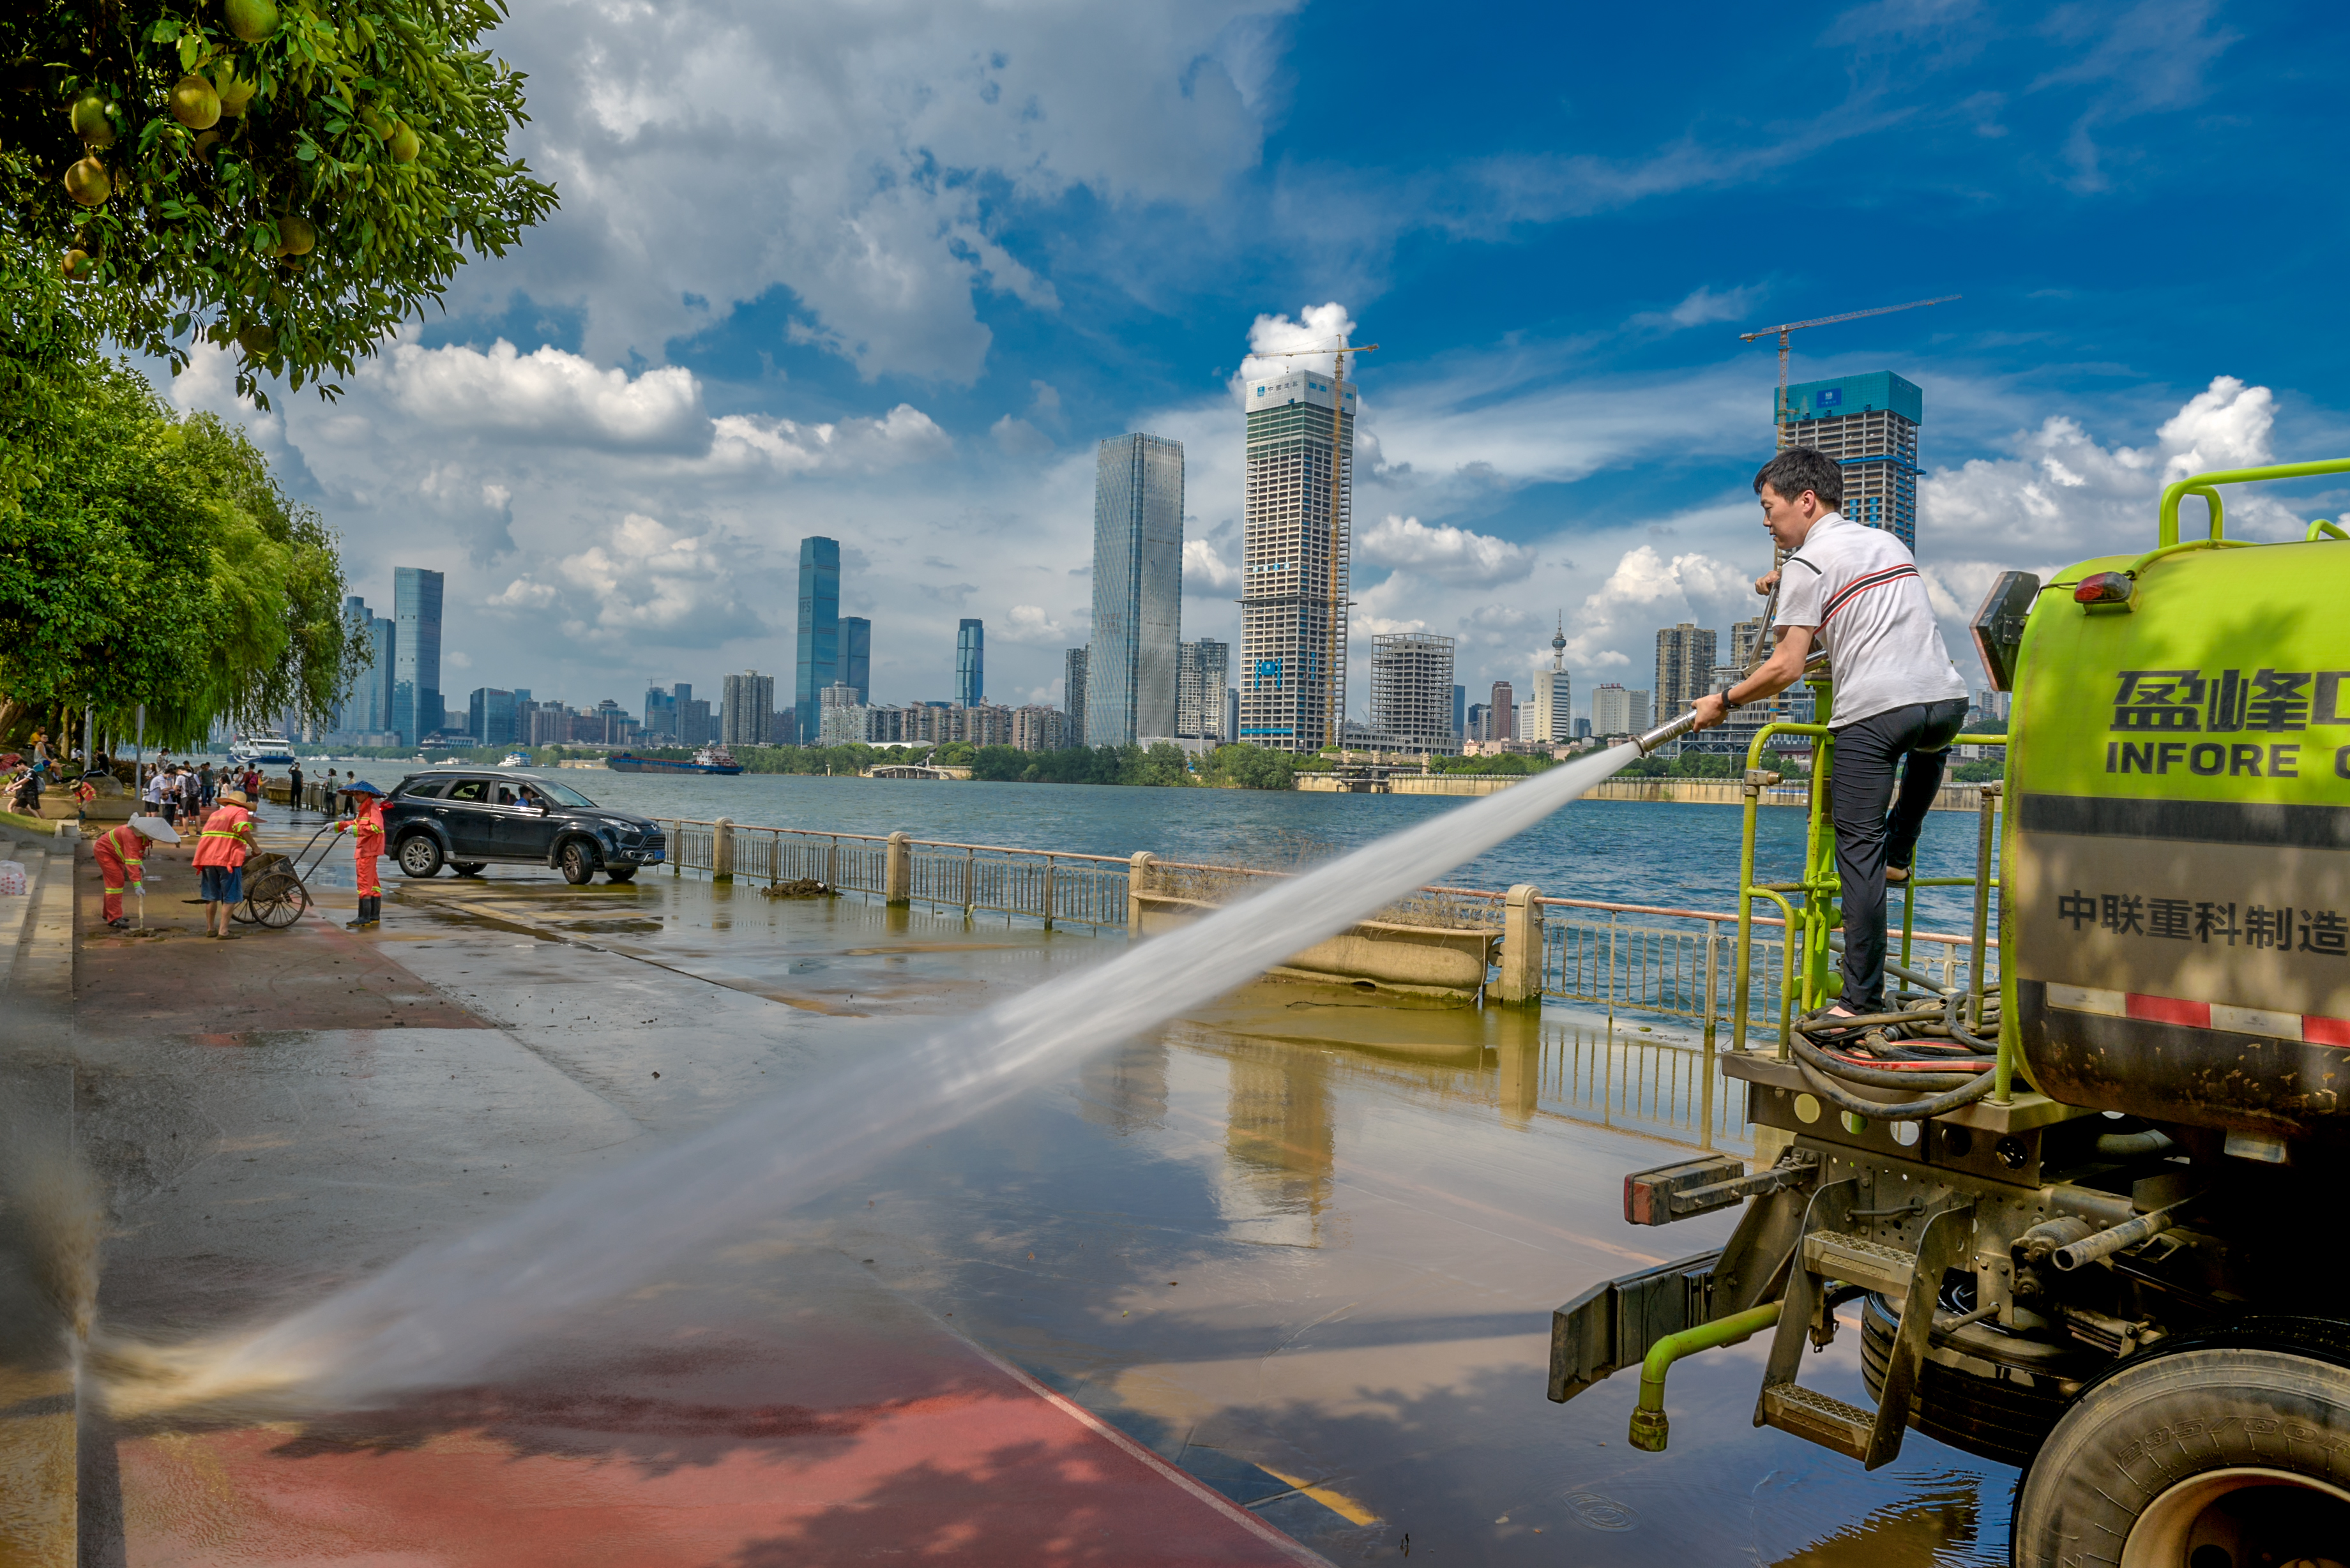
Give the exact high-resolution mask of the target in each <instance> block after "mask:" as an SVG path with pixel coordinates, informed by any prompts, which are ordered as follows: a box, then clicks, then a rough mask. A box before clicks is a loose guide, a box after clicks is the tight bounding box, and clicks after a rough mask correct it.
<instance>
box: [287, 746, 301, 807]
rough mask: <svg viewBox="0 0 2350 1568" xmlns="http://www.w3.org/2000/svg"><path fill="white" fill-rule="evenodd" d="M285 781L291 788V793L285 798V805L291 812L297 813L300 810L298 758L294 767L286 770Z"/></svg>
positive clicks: (299, 761) (299, 763) (299, 768)
mask: <svg viewBox="0 0 2350 1568" xmlns="http://www.w3.org/2000/svg"><path fill="white" fill-rule="evenodd" d="M286 783H287V784H291V785H292V786H293V788H292V791H291V793H289V794H287V795H286V805H287V806H289V807H290V808H292V809H293V810H295V811H299V810H301V809H302V762H301V759H300V758H298V757H297V758H296V759H295V761H294V765H293V766H292V767H291V768H288V769H287V770H286Z"/></svg>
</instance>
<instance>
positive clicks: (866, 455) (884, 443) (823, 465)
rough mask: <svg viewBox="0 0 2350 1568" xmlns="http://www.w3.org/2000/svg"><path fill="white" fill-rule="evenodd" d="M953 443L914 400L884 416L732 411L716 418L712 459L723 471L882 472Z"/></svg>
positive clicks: (929, 458)
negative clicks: (824, 417) (794, 416)
mask: <svg viewBox="0 0 2350 1568" xmlns="http://www.w3.org/2000/svg"><path fill="white" fill-rule="evenodd" d="M953 448H954V441H953V439H952V438H951V437H950V436H949V435H948V434H947V432H946V431H942V430H941V429H940V428H939V427H938V424H937V422H936V421H933V420H932V419H931V416H930V415H928V414H926V413H924V412H922V410H920V409H918V408H915V407H914V406H913V405H912V404H910V403H899V405H898V406H897V407H896V408H894V409H891V410H889V412H888V413H887V414H885V415H883V416H882V417H881V418H879V419H878V420H862V419H850V420H838V421H833V422H831V423H827V424H801V423H799V422H798V421H795V420H782V419H769V418H766V417H764V416H763V415H759V414H727V415H724V416H723V417H722V418H720V419H719V420H717V421H714V423H713V426H712V442H711V449H710V463H711V466H712V468H713V469H718V470H722V471H724V470H734V471H741V472H749V471H754V470H761V469H764V470H767V471H771V472H775V473H785V474H794V473H797V474H806V473H818V472H840V473H878V472H880V471H882V470H883V469H888V468H895V467H897V466H899V464H901V463H909V462H934V461H936V460H937V459H939V458H942V457H945V456H946V455H947V454H948V453H949V452H951V451H952V450H953Z"/></svg>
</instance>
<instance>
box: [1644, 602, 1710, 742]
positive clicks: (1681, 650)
mask: <svg viewBox="0 0 2350 1568" xmlns="http://www.w3.org/2000/svg"><path fill="white" fill-rule="evenodd" d="M1712 690H1713V630H1712V628H1710V627H1702V626H1699V625H1697V624H1696V623H1695V622H1692V621H1686V620H1685V621H1683V622H1681V623H1680V624H1679V626H1668V627H1660V628H1658V631H1657V685H1656V698H1657V722H1658V723H1659V724H1663V723H1669V722H1671V721H1672V720H1673V719H1675V718H1676V717H1678V716H1679V715H1680V714H1682V713H1685V712H1687V711H1689V707H1690V703H1692V702H1694V701H1697V700H1698V699H1699V698H1700V697H1702V696H1704V695H1705V694H1706V693H1707V692H1709V691H1712Z"/></svg>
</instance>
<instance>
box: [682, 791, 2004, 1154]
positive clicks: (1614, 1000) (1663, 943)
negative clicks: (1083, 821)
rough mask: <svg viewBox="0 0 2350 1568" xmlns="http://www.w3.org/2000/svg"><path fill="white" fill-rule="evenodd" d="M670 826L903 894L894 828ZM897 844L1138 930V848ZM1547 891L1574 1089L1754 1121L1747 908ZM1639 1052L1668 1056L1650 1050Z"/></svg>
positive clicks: (1931, 953)
mask: <svg viewBox="0 0 2350 1568" xmlns="http://www.w3.org/2000/svg"><path fill="white" fill-rule="evenodd" d="M661 826H662V827H663V828H664V829H665V830H666V831H667V833H668V835H669V844H670V858H671V864H672V865H673V866H675V867H679V868H681V869H684V870H702V871H713V870H714V869H715V867H717V864H718V859H719V856H720V852H721V851H720V846H721V832H722V828H723V833H724V836H725V843H726V846H727V847H726V853H727V854H728V856H729V857H730V858H731V865H730V870H731V874H732V875H734V876H737V877H749V878H752V879H754V880H761V881H767V882H783V881H791V880H795V879H798V878H803V877H805V878H808V879H811V880H814V881H817V882H821V883H823V884H824V885H825V886H826V887H827V888H836V889H837V890H839V891H842V892H853V893H861V894H866V895H869V896H879V897H888V896H890V893H889V886H890V885H889V857H890V855H891V853H892V841H891V840H890V839H889V838H883V837H877V836H873V835H870V834H854V833H822V832H816V831H812V830H809V829H805V828H785V827H745V826H735V825H733V824H718V823H708V822H694V821H690V820H679V819H671V820H667V821H664V822H663V823H662V825H661ZM897 852H898V853H900V854H902V855H903V856H904V857H905V864H904V867H903V875H904V883H903V888H902V892H901V893H900V894H899V895H898V896H900V897H903V898H906V899H907V900H909V901H910V902H913V903H920V904H928V905H931V906H932V907H934V908H938V909H960V910H962V912H963V913H964V914H965V915H974V914H978V913H981V912H988V913H1000V914H1003V915H1006V916H1012V917H1021V918H1026V919H1035V920H1040V921H1042V922H1044V923H1045V925H1047V926H1055V925H1063V924H1067V925H1077V926H1087V927H1092V928H1094V929H1100V930H1118V929H1124V928H1125V927H1126V926H1127V924H1128V919H1129V918H1130V917H1129V910H1130V909H1132V908H1133V905H1134V902H1135V900H1134V899H1133V898H1132V897H1131V895H1132V893H1133V892H1134V890H1135V889H1134V886H1133V879H1134V875H1135V871H1136V862H1135V861H1134V860H1131V859H1122V858H1119V857H1114V856H1105V855H1078V854H1068V853H1064V852H1061V851H1054V850H1040V849H1023V848H1019V847H1016V846H1007V845H990V844H957V843H951V842H947V841H943V840H934V839H902V840H899V842H898V848H897ZM1143 867H1144V875H1145V878H1146V880H1145V882H1144V885H1143V889H1142V890H1143V893H1144V896H1145V897H1146V898H1153V899H1178V900H1185V901H1190V902H1193V903H1198V904H1209V905H1214V904H1223V903H1229V902H1231V901H1232V899H1234V898H1238V897H1241V896H1243V895H1244V894H1245V893H1246V892H1247V891H1248V889H1249V888H1253V887H1255V886H1258V885H1260V884H1261V883H1262V882H1263V879H1265V878H1267V877H1285V876H1289V875H1293V873H1289V872H1284V871H1264V870H1257V869H1253V868H1251V867H1236V866H1209V865H1194V864H1187V863H1183V862H1176V861H1161V860H1155V859H1147V860H1144V861H1143ZM1508 898H1509V895H1508V894H1506V893H1504V892H1501V891H1498V890H1495V889H1492V888H1443V887H1433V888H1420V889H1419V890H1418V891H1416V892H1414V893H1411V894H1409V895H1407V896H1406V897H1404V898H1399V899H1398V900H1396V901H1395V902H1394V903H1393V904H1390V905H1389V906H1388V908H1387V909H1383V910H1381V911H1380V912H1379V913H1378V915H1377V916H1375V917H1373V918H1374V919H1381V920H1389V921H1394V922H1397V923H1400V924H1407V925H1419V926H1435V927H1443V928H1448V929H1488V930H1492V931H1494V932H1496V933H1499V932H1501V931H1503V929H1504V928H1505V926H1506V925H1507V922H1508V919H1509V912H1508ZM1534 906H1535V912H1536V915H1537V917H1538V919H1539V930H1540V932H1541V938H1542V962H1541V987H1540V990H1541V994H1542V995H1543V996H1544V997H1555V998H1557V999H1558V1000H1560V1001H1562V1002H1573V1003H1576V1004H1578V1005H1580V1006H1582V1007H1586V1008H1588V1009H1590V1010H1592V1011H1593V1012H1597V1013H1601V1014H1604V1016H1605V1018H1606V1019H1607V1023H1608V1025H1609V1027H1608V1028H1607V1030H1606V1031H1605V1032H1604V1033H1602V1034H1601V1035H1600V1036H1599V1037H1598V1041H1599V1043H1598V1044H1590V1045H1589V1046H1588V1048H1587V1049H1586V1045H1585V1044H1562V1045H1561V1047H1560V1052H1561V1053H1562V1054H1557V1055H1555V1057H1554V1056H1553V1055H1551V1054H1547V1053H1546V1054H1545V1058H1544V1060H1545V1067H1544V1072H1545V1074H1550V1073H1552V1072H1554V1071H1555V1074H1556V1075H1558V1086H1559V1090H1560V1094H1561V1096H1563V1097H1565V1098H1566V1099H1570V1100H1574V1101H1575V1103H1577V1104H1587V1105H1589V1106H1596V1107H1598V1108H1600V1109H1601V1110H1603V1111H1604V1112H1605V1113H1606V1114H1607V1115H1608V1116H1619V1117H1624V1118H1628V1119H1630V1120H1634V1121H1638V1122H1642V1123H1662V1124H1665V1125H1668V1126H1670V1127H1680V1128H1681V1130H1683V1131H1687V1132H1692V1133H1695V1134H1696V1135H1697V1136H1698V1137H1700V1141H1702V1142H1704V1143H1705V1144H1707V1146H1708V1147H1711V1139H1712V1137H1714V1135H1715V1133H1716V1132H1717V1131H1720V1130H1721V1129H1722V1128H1724V1127H1731V1128H1735V1127H1740V1126H1742V1125H1743V1117H1744V1108H1743V1106H1744V1102H1743V1099H1742V1087H1731V1086H1730V1085H1729V1084H1727V1083H1720V1082H1717V1078H1718V1075H1711V1074H1708V1073H1706V1072H1705V1071H1703V1064H1705V1063H1706V1061H1707V1060H1708V1059H1709V1058H1710V1057H1711V1054H1713V1053H1714V1052H1715V1051H1717V1050H1719V1049H1721V1048H1722V1047H1723V1044H1724V1042H1723V1041H1722V1039H1721V1036H1722V1035H1723V1034H1724V1033H1727V1029H1728V1025H1729V1023H1730V1021H1731V1019H1732V1018H1733V1017H1735V1016H1736V1015H1737V1012H1738V1011H1739V1010H1738V1009H1736V1008H1735V1007H1734V1006H1733V1002H1735V1000H1736V998H1735V996H1734V992H1735V989H1736V983H1737V981H1736V975H1737V972H1738V967H1737V964H1736V956H1737V954H1736V942H1737V917H1736V916H1735V915H1734V914H1731V913H1730V912H1728V911H1723V910H1710V909H1662V908H1657V907H1653V906H1648V905H1640V904H1617V903H1607V902H1602V901H1599V900H1596V899H1585V898H1535V899H1534ZM1752 927H1753V937H1752V961H1751V963H1750V964H1749V966H1748V973H1749V976H1750V979H1749V981H1748V994H1747V997H1746V1003H1747V1005H1746V1007H1745V1008H1744V1009H1743V1012H1744V1013H1745V1016H1746V1018H1747V1020H1748V1023H1747V1039H1746V1040H1744V1041H1732V1042H1729V1043H1728V1044H1730V1045H1731V1046H1732V1047H1743V1046H1746V1045H1750V1044H1754V1043H1756V1042H1758V1041H1762V1040H1766V1039H1775V1038H1776V1036H1777V1033H1778V1031H1779V1023H1780V1017H1781V1012H1782V1005H1783V1001H1784V996H1785V989H1784V988H1785V983H1786V974H1787V966H1786V955H1787V944H1786V937H1785V931H1784V927H1783V925H1782V923H1781V922H1780V921H1779V920H1777V919H1763V918H1760V917H1758V918H1756V919H1754V920H1753V921H1752ZM1971 940H1972V939H1971V938H1969V937H1966V936H1960V935H1956V934H1952V933H1949V932H1941V931H1916V932H1912V933H1910V934H1909V936H1908V954H1909V956H1908V968H1910V969H1912V970H1914V971H1918V972H1920V973H1922V974H1924V975H1925V976H1927V977H1929V978H1930V979H1932V980H1933V981H1936V982H1937V983H1938V984H1940V985H1944V986H1957V985H1960V984H1961V983H1964V982H1965V981H1966V980H1967V979H1968V971H1969V969H1970V960H1971V948H1970V944H1971ZM1998 956H1999V954H1998V944H1997V943H1996V942H1995V941H1992V942H1991V943H1989V944H1987V950H1986V964H1985V969H1986V978H1987V979H1991V978H1995V976H1996V972H1997V961H1998ZM1490 972H1491V971H1489V973H1490ZM1619 1012H1628V1013H1634V1014H1638V1015H1640V1016H1643V1017H1655V1018H1666V1019H1677V1020H1686V1021H1688V1023H1690V1024H1691V1025H1694V1026H1695V1033H1697V1034H1698V1035H1699V1036H1700V1043H1684V1044H1673V1043H1670V1042H1664V1041H1659V1042H1656V1043H1653V1044H1652V1043H1648V1042H1634V1041H1627V1040H1626V1039H1625V1038H1624V1037H1623V1036H1622V1035H1620V1034H1618V1033H1617V1032H1616V1031H1615V1030H1614V1029H1613V1027H1612V1025H1613V1023H1614V1020H1615V1018H1616V1015H1617V1013H1619ZM1580 1038H1581V1037H1580V1036H1579V1035H1578V1036H1575V1040H1577V1041H1579V1040H1580ZM1610 1040H1612V1041H1614V1044H1612V1045H1611V1044H1607V1042H1608V1041H1610ZM1624 1052H1631V1053H1633V1054H1634V1055H1636V1056H1637V1055H1638V1054H1639V1053H1641V1052H1648V1053H1651V1054H1654V1059H1653V1060H1649V1059H1648V1058H1647V1057H1642V1058H1640V1059H1639V1061H1638V1062H1635V1061H1634V1060H1633V1057H1630V1056H1625V1055H1623V1054H1621V1053H1624ZM1676 1052H1678V1053H1680V1054H1679V1055H1675V1054H1672V1053H1676ZM1656 1053H1663V1054H1656ZM1554 1063H1555V1067H1554V1065H1553V1064H1554ZM1619 1068H1620V1069H1621V1071H1620V1072H1619ZM1684 1080H1687V1081H1686V1082H1685V1081H1684ZM1717 1088H1718V1089H1720V1091H1721V1092H1719V1093H1715V1092H1712V1091H1713V1090H1714V1089H1717ZM1683 1091H1692V1092H1689V1093H1684V1092H1683ZM1643 1096H1646V1097H1645V1098H1644V1097H1643ZM1659 1096H1662V1098H1659ZM1675 1107H1677V1108H1675Z"/></svg>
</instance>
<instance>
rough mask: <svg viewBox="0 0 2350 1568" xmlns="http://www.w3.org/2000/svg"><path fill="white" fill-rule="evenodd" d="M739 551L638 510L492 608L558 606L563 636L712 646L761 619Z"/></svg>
mask: <svg viewBox="0 0 2350 1568" xmlns="http://www.w3.org/2000/svg"><path fill="white" fill-rule="evenodd" d="M740 552H741V545H740V542H739V541H733V540H724V539H720V538H717V537H714V536H706V535H705V536H696V535H686V534H681V533H679V532H678V531H677V530H675V529H673V528H671V527H670V526H669V525H668V524H664V523H662V522H661V521H660V519H658V518H655V517H648V516H645V515H643V514H639V513H634V512H632V513H629V514H628V515H626V516H624V517H623V518H621V519H620V521H619V523H618V524H614V525H613V526H612V527H611V528H610V529H609V530H608V531H607V533H606V534H605V536H604V538H603V539H602V540H601V541H600V542H599V543H597V544H593V545H588V546H587V548H586V549H584V550H580V551H578V552H577V553H575V554H572V555H568V556H562V557H560V558H559V559H557V560H556V561H554V562H553V563H551V564H550V565H549V566H548V567H547V568H546V572H545V577H547V578H552V579H554V580H553V581H547V580H543V579H542V580H536V581H534V580H532V579H530V578H527V577H523V578H516V579H515V581H514V582H512V583H509V584H508V585H507V586H506V587H504V589H503V590H501V591H500V592H499V593H497V594H495V595H493V596H492V597H491V598H490V599H489V601H488V606H489V607H491V608H494V609H501V610H517V609H519V610H529V611H535V612H550V611H551V612H556V614H558V615H559V617H560V625H561V628H562V632H563V635H564V636H566V637H567V638H572V639H584V640H586V641H589V642H597V643H604V644H608V645H614V646H627V645H629V643H631V642H633V641H635V640H636V639H647V640H650V641H657V642H660V643H662V644H666V645H669V646H672V647H711V646H714V645H715V644H717V643H720V642H723V641H724V640H725V639H728V638H730V637H734V636H740V635H743V633H745V632H746V631H755V630H757V629H758V628H760V625H761V622H760V618H759V616H758V614H757V612H756V611H755V610H754V609H753V608H752V607H750V605H749V604H747V603H746V602H745V601H744V600H743V597H742V596H741V594H740V593H739V591H738V588H737V586H736V576H735V573H734V571H733V563H734V562H735V561H736V560H737V559H738V558H739V556H740Z"/></svg>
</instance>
